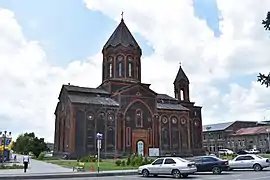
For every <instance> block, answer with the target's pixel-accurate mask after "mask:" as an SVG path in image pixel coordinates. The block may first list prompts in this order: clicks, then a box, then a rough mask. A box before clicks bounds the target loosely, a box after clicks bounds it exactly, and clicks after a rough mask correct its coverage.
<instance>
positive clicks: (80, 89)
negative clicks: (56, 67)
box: [63, 85, 110, 94]
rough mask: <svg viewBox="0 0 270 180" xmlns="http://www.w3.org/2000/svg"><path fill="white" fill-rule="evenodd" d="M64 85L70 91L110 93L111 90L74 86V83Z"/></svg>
mask: <svg viewBox="0 0 270 180" xmlns="http://www.w3.org/2000/svg"><path fill="white" fill-rule="evenodd" d="M63 87H64V88H65V89H66V90H67V91H69V92H82V93H96V94H110V93H109V92H107V91H105V90H103V89H100V88H89V87H80V86H73V85H63Z"/></svg>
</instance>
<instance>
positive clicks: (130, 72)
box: [127, 56, 134, 77]
mask: <svg viewBox="0 0 270 180" xmlns="http://www.w3.org/2000/svg"><path fill="white" fill-rule="evenodd" d="M133 62H134V61H133V57H132V56H128V67H127V68H128V72H127V73H128V74H127V75H128V77H132V75H133V73H134V72H133V70H132V68H133Z"/></svg>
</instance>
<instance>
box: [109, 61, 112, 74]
mask: <svg viewBox="0 0 270 180" xmlns="http://www.w3.org/2000/svg"><path fill="white" fill-rule="evenodd" d="M109 71H110V72H109V73H110V77H112V63H110V65H109Z"/></svg>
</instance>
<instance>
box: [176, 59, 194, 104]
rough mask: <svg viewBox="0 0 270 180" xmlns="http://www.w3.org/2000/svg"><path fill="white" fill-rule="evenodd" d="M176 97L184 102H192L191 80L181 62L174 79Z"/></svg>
mask: <svg viewBox="0 0 270 180" xmlns="http://www.w3.org/2000/svg"><path fill="white" fill-rule="evenodd" d="M173 84H174V94H175V98H176V99H178V100H179V101H182V102H190V99H189V80H188V77H187V75H186V74H185V72H184V71H183V69H182V67H181V64H180V67H179V70H178V73H177V75H176V78H175V80H174V83H173Z"/></svg>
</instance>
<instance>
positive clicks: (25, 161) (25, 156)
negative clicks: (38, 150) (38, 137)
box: [23, 153, 30, 173]
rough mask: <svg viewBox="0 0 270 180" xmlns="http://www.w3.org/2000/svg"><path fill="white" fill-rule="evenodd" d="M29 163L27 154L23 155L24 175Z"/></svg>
mask: <svg viewBox="0 0 270 180" xmlns="http://www.w3.org/2000/svg"><path fill="white" fill-rule="evenodd" d="M29 163H30V161H29V156H28V154H27V153H25V155H24V156H23V169H24V172H25V173H26V170H27V169H28V164H29Z"/></svg>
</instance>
